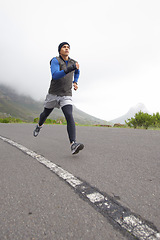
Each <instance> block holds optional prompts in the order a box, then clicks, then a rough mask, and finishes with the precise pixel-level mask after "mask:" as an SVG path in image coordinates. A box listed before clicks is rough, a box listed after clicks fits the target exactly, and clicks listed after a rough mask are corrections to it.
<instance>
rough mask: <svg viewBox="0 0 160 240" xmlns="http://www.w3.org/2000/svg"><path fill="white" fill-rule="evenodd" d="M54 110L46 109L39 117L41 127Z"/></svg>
mask: <svg viewBox="0 0 160 240" xmlns="http://www.w3.org/2000/svg"><path fill="white" fill-rule="evenodd" d="M53 109H54V108H44V110H43V112H42V113H41V114H40V117H39V127H41V126H42V125H43V123H44V122H45V121H46V119H47V117H48V116H49V114H50V113H51V112H52V111H53Z"/></svg>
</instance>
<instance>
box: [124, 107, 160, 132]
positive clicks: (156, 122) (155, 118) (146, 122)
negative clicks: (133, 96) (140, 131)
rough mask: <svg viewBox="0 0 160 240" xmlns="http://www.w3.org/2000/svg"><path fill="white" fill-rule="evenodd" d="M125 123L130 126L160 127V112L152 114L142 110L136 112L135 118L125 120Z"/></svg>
mask: <svg viewBox="0 0 160 240" xmlns="http://www.w3.org/2000/svg"><path fill="white" fill-rule="evenodd" d="M125 123H126V124H127V126H128V127H130V128H132V127H133V128H144V129H148V128H160V114H159V113H158V112H157V113H156V114H155V113H153V115H150V114H148V113H143V112H141V111H140V112H138V113H136V114H135V116H134V117H133V118H130V119H128V121H125Z"/></svg>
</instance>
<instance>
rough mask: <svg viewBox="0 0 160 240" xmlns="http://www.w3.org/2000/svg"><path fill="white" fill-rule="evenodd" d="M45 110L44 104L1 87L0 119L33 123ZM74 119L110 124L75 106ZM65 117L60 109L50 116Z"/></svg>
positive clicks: (52, 117) (83, 121)
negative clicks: (13, 119)
mask: <svg viewBox="0 0 160 240" xmlns="http://www.w3.org/2000/svg"><path fill="white" fill-rule="evenodd" d="M42 110H43V102H40V101H35V100H33V99H32V98H31V97H29V96H24V95H20V94H17V92H16V91H15V90H14V89H12V88H10V87H7V86H4V85H0V118H1V117H3V118H4V117H9V116H11V117H14V118H20V119H22V120H23V121H27V122H31V121H33V120H34V118H37V117H39V114H40V113H41V112H42ZM73 115H74V119H75V121H76V122H77V123H79V124H108V122H106V121H104V120H102V119H99V118H96V117H93V116H91V115H89V114H87V113H85V112H83V111H81V110H79V109H78V108H76V107H75V106H74V108H73ZM62 117H64V115H63V113H62V111H61V110H60V109H54V111H53V113H52V114H51V115H50V116H49V118H50V119H57V118H62Z"/></svg>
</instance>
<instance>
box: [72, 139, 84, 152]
mask: <svg viewBox="0 0 160 240" xmlns="http://www.w3.org/2000/svg"><path fill="white" fill-rule="evenodd" d="M83 148H84V145H83V144H82V143H76V142H74V143H73V144H72V145H71V152H72V154H77V153H79V151H80V150H82V149H83Z"/></svg>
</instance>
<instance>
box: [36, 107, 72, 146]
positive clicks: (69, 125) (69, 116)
mask: <svg viewBox="0 0 160 240" xmlns="http://www.w3.org/2000/svg"><path fill="white" fill-rule="evenodd" d="M53 109H54V108H44V111H43V112H42V113H41V114H40V118H39V126H42V125H43V123H44V122H45V121H46V119H47V117H48V116H49V114H50V113H51V112H52V111H53ZM72 109H73V108H72V105H65V106H64V107H62V111H63V114H64V116H65V118H66V121H67V132H68V137H69V140H70V143H72V142H75V141H76V128H75V122H74V119H73V115H72Z"/></svg>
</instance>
